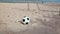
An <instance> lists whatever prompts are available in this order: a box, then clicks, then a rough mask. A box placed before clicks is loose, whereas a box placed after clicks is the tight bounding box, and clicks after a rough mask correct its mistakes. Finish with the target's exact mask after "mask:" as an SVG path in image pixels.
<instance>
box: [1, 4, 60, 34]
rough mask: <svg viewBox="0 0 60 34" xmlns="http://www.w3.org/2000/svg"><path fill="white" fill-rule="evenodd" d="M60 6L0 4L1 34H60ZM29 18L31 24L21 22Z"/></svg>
mask: <svg viewBox="0 0 60 34" xmlns="http://www.w3.org/2000/svg"><path fill="white" fill-rule="evenodd" d="M59 11H60V4H53V3H47V4H37V3H0V34H60V16H59ZM23 16H29V17H30V22H29V24H27V25H23V24H22V23H21V22H19V21H20V20H21V19H22V17H23Z"/></svg>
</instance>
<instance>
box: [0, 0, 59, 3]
mask: <svg viewBox="0 0 60 34" xmlns="http://www.w3.org/2000/svg"><path fill="white" fill-rule="evenodd" d="M0 2H3V3H27V2H29V3H36V2H37V3H47V2H55V3H60V0H0Z"/></svg>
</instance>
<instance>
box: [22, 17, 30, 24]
mask: <svg viewBox="0 0 60 34" xmlns="http://www.w3.org/2000/svg"><path fill="white" fill-rule="evenodd" d="M29 22H30V18H29V17H28V16H24V17H23V18H22V24H28V23H29Z"/></svg>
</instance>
